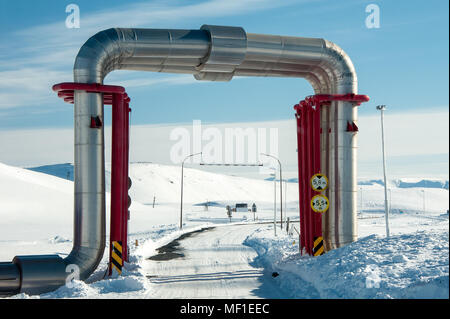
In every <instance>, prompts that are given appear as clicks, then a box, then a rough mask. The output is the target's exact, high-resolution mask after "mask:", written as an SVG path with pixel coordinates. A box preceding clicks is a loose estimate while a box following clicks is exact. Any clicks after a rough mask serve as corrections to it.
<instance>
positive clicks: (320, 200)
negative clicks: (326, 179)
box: [311, 194, 330, 213]
mask: <svg viewBox="0 0 450 319" xmlns="http://www.w3.org/2000/svg"><path fill="white" fill-rule="evenodd" d="M328 207H330V202H329V200H328V198H327V197H326V196H325V195H322V194H319V195H316V196H314V197H313V198H312V199H311V208H312V210H313V211H315V212H316V213H325V212H326V211H327V210H328Z"/></svg>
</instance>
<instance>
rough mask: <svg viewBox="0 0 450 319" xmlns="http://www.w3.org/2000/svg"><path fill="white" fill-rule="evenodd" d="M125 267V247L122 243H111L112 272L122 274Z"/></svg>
mask: <svg viewBox="0 0 450 319" xmlns="http://www.w3.org/2000/svg"><path fill="white" fill-rule="evenodd" d="M122 267H123V247H122V242H121V241H113V242H111V270H115V271H116V272H117V273H118V274H119V275H121V274H122Z"/></svg>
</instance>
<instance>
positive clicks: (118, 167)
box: [109, 94, 128, 275]
mask: <svg viewBox="0 0 450 319" xmlns="http://www.w3.org/2000/svg"><path fill="white" fill-rule="evenodd" d="M123 109H124V101H123V95H122V94H114V95H113V101H112V142H111V151H112V154H111V223H110V226H111V228H110V242H111V249H110V252H111V254H110V265H111V262H112V261H113V260H112V259H113V257H112V254H113V251H114V247H113V242H119V243H120V245H121V246H122V247H123V245H124V243H123V238H124V237H123V227H124V222H123V208H124V207H126V202H125V201H124V199H125V198H124V190H125V189H127V183H128V179H126V177H127V175H126V169H125V164H126V163H125V157H124V154H125V151H126V145H125V143H124V141H125V132H124V129H123V127H124V123H125V113H124V112H123ZM125 187H126V188H125ZM122 247H121V248H120V250H121V251H120V254H121V256H120V258H121V259H122V261H123V253H124V251H123V248H122ZM120 266H123V264H122V265H120ZM120 268H121V267H120ZM111 273H112V267H110V269H109V274H110V275H111Z"/></svg>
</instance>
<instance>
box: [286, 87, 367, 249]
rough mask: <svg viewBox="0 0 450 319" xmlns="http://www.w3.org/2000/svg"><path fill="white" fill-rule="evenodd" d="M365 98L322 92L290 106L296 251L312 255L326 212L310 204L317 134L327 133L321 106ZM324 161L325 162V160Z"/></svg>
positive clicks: (318, 159) (317, 162) (318, 143)
mask: <svg viewBox="0 0 450 319" xmlns="http://www.w3.org/2000/svg"><path fill="white" fill-rule="evenodd" d="M368 100H369V97H368V96H366V95H355V94H340V95H338V94H336V95H327V94H323V95H314V96H310V97H307V98H306V99H305V100H303V101H301V102H300V103H299V104H297V105H295V107H294V109H295V110H296V117H297V119H296V120H297V151H298V154H297V155H298V156H297V157H298V185H299V210H300V251H301V252H302V253H303V251H305V252H306V253H307V254H309V255H313V248H314V242H315V241H316V240H317V239H319V237H323V235H322V215H323V214H326V213H327V212H324V213H317V212H314V211H313V209H312V207H311V206H310V205H311V200H312V198H313V196H315V195H317V194H320V192H317V191H314V190H313V189H312V185H311V178H312V177H313V176H314V175H315V174H319V173H321V169H322V167H321V134H327V135H328V134H329V132H328V131H327V132H322V130H321V116H320V113H321V112H320V110H321V107H327V106H328V105H329V104H330V102H331V101H349V102H353V103H355V105H360V104H361V103H363V102H367V101H368ZM349 125H350V124H349ZM349 131H357V127H356V125H354V124H351V130H350V129H349ZM327 139H328V136H327ZM326 162H327V163H328V160H327V161H326ZM327 165H328V164H327ZM326 193H327V194H329V191H328V190H327V191H326ZM316 244H317V247H319V248H320V247H321V245H322V243H321V242H320V241H316ZM317 247H316V249H317ZM316 254H321V251H320V250H317V251H316Z"/></svg>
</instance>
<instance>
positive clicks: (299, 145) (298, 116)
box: [295, 104, 306, 253]
mask: <svg viewBox="0 0 450 319" xmlns="http://www.w3.org/2000/svg"><path fill="white" fill-rule="evenodd" d="M295 110H296V113H295V116H296V120H297V158H298V163H299V164H300V163H301V162H302V158H303V149H302V143H301V138H302V134H301V132H302V130H303V127H302V125H301V121H302V116H301V111H300V105H299V104H297V105H296V106H295ZM298 185H299V208H300V209H299V217H300V235H299V237H300V247H299V248H300V253H303V247H305V240H306V238H305V220H304V210H303V207H302V203H303V201H304V199H303V172H302V170H301V169H300V166H299V168H298Z"/></svg>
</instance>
